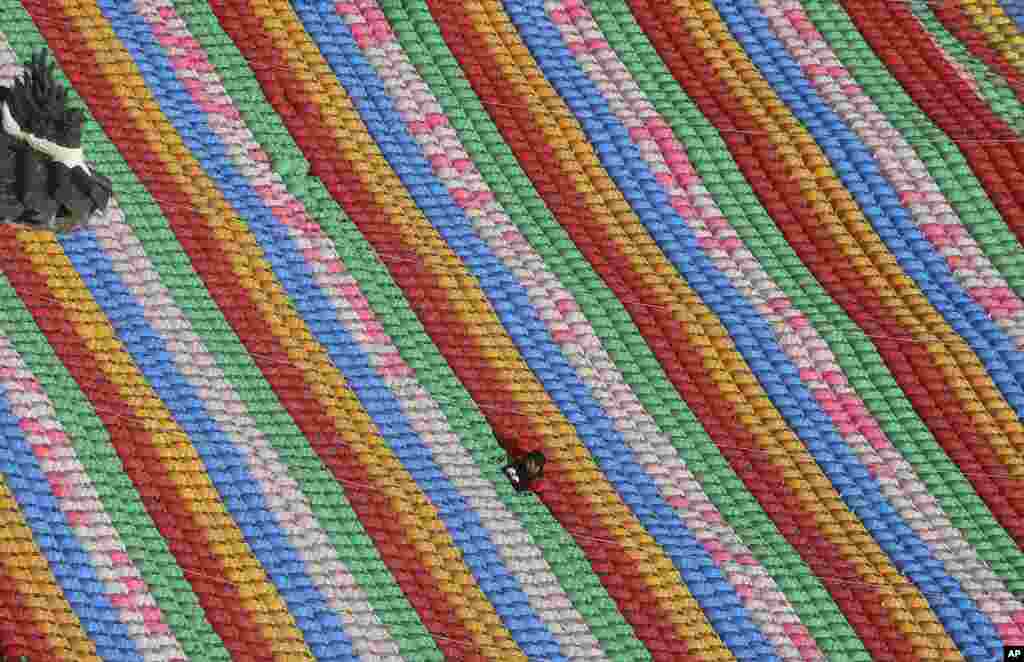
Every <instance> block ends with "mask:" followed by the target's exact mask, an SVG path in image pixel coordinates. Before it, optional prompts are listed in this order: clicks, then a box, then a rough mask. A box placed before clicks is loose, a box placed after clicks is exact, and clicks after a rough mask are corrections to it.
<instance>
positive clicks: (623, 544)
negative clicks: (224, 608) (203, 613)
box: [11, 408, 1012, 613]
mask: <svg viewBox="0 0 1024 662" xmlns="http://www.w3.org/2000/svg"><path fill="white" fill-rule="evenodd" d="M98 411H103V412H104V413H107V415H108V416H109V417H111V418H114V419H115V421H116V422H115V423H114V425H117V426H124V427H134V428H136V429H142V430H144V431H146V432H150V433H151V432H154V431H167V430H166V429H165V428H161V427H159V426H158V427H156V428H154V427H152V426H144V425H142V424H141V423H140V422H139V421H138V420H132V419H140V418H142V417H139V416H137V415H136V416H133V417H131V418H128V417H125V416H122V415H120V414H118V413H116V412H112V411H111V412H106V411H104V410H103V409H102V408H100V409H98ZM175 431H178V432H180V430H177V429H176V430H175ZM324 436H325V437H327V439H328V440H329V441H332V442H335V443H339V444H344V441H343V440H342V439H340V438H339V437H337V436H335V435H324ZM332 478H333V479H334V480H335V481H337V482H338V483H339V484H341V485H343V486H345V487H347V488H350V489H358V490H362V491H366V492H369V493H371V494H372V495H373V496H375V497H377V498H379V499H380V500H381V501H384V502H386V503H389V504H390V503H393V501H394V500H395V499H398V500H399V501H404V502H406V503H410V504H413V499H412V498H410V497H405V496H394V495H392V494H388V493H386V492H385V490H386V489H392V490H395V491H398V492H399V493H402V492H406V491H415V490H416V489H418V488H416V487H413V486H409V487H406V486H402V485H398V484H383V485H373V484H369V483H364V482H360V481H353V480H349V479H344V478H339V477H335V476H334V475H333V472H332ZM542 494H543V493H541V494H538V495H537V496H538V498H539V499H540V501H541V503H543V502H544V499H543V496H542ZM424 496H425V495H424ZM150 499H151V500H155V501H157V502H159V501H161V498H160V497H159V496H158V495H153V496H151V497H150ZM11 510H12V511H16V509H13V508H12V509H11ZM148 510H149V508H147V511H148ZM560 525H561V523H560ZM684 526H685V524H684ZM562 528H563V529H564V530H565V531H567V532H569V533H570V534H572V535H573V537H574V538H576V539H580V540H589V541H591V542H598V543H602V544H607V545H614V546H619V547H620V548H622V549H626V550H636V551H641V552H642V551H643V547H644V546H642V545H639V544H634V543H631V542H630V541H629V540H614V539H611V538H604V537H600V536H593V535H590V534H588V533H586V532H585V530H584V529H580V528H578V527H567V526H562ZM750 533H751V532H750V531H748V532H746V533H745V534H744V535H743V536H739V535H738V532H737V539H738V540H740V541H741V544H743V545H744V546H745V547H746V548H747V549H748V550H750V549H753V547H754V544H757V545H760V546H761V547H762V548H764V547H767V546H768V545H767V543H766V542H765V540H764V538H763V536H762V535H761V534H760V533H755V540H753V541H751V540H750V539H749V538H750V535H749V534H750ZM933 544H935V543H933ZM938 544H939V545H940V549H945V550H946V551H948V552H949V553H951V554H955V552H954V551H953V550H952V549H950V548H949V547H948V544H947V543H946V542H945V541H941V542H939V543H938ZM681 556H682V557H683V558H685V559H699V558H701V557H702V556H703V555H701V554H700V553H699V552H696V553H683V554H682V555H681ZM799 557H800V559H801V560H802V561H803V562H804V563H805V564H808V565H810V563H811V562H812V561H813V560H815V559H817V560H820V559H821V558H822V557H821V556H814V555H805V554H799ZM208 558H211V559H216V557H215V556H214V555H212V554H211V555H210V556H209V557H208ZM977 560H978V561H979V562H980V563H981V564H982V565H984V566H985V567H986V568H987V569H988V570H989V571H990V572H992V574H993V576H994V577H996V578H997V579H998V574H997V573H995V572H994V571H993V570H992V568H991V566H990V565H989V563H988V562H987V561H986V560H985V559H982V558H980V557H979V558H978V559H977ZM182 570H183V571H184V572H185V573H186V574H191V575H195V576H199V577H202V578H204V579H207V580H209V581H214V582H218V583H221V584H225V585H234V584H235V583H234V582H230V581H227V580H224V579H220V578H214V577H210V576H208V575H205V574H203V573H201V572H198V571H194V570H189V569H185V568H183V569H182ZM765 571H766V573H767V574H768V575H769V576H770V577H772V578H773V580H776V579H778V578H782V577H800V576H806V575H805V574H804V573H799V572H781V571H779V570H777V569H776V570H775V571H768V568H765ZM808 571H809V572H810V576H811V577H813V578H817V579H818V580H819V581H821V583H823V584H825V585H826V587H827V586H828V585H829V584H841V585H845V586H851V587H857V588H863V589H865V590H870V591H872V592H881V593H885V594H887V595H891V594H897V595H899V594H903V595H911V594H913V593H914V592H915V591H917V592H920V593H921V594H923V595H926V596H928V595H931V596H940V597H941V596H946V595H947V592H946V591H943V590H928V589H925V588H923V587H919V586H917V585H916V584H915V583H914V582H913V581H912V580H911V579H910V578H909V577H907V576H906V575H905V574H904V573H903V572H902V571H898V574H899V576H900V577H902V578H903V579H904V580H906V581H907V583H908V585H906V586H892V585H891V584H888V583H886V584H882V585H880V584H874V583H871V582H868V581H863V580H853V579H847V578H843V577H840V576H838V575H820V574H817V573H815V572H814V571H813V570H811V569H810V568H808ZM595 573H596V574H598V575H599V576H601V575H604V574H605V573H600V572H597V571H596V570H595ZM878 578H879V580H880V581H883V582H884V581H885V580H884V578H883V576H882V575H878ZM1000 581H1001V580H1000ZM683 584H684V585H685V581H683ZM830 592H831V591H830ZM974 593H975V594H976V595H977V596H979V597H982V596H983V597H993V596H997V595H1001V594H1005V593H1009V590H1008V589H1004V590H1001V591H992V590H984V591H974ZM1011 595H1012V593H1011ZM350 613H351V612H350Z"/></svg>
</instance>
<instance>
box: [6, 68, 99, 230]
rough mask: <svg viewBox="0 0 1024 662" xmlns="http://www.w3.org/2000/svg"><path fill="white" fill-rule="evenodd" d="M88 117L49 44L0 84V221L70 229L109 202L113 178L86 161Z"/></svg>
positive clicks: (29, 225)
mask: <svg viewBox="0 0 1024 662" xmlns="http://www.w3.org/2000/svg"><path fill="white" fill-rule="evenodd" d="M84 123H85V115H84V114H83V113H82V111H80V110H78V109H75V108H69V107H68V105H67V89H66V88H65V87H64V86H63V85H61V84H60V82H59V81H58V80H57V79H56V77H55V76H54V63H53V62H52V61H50V60H49V59H48V57H47V52H46V51H45V50H41V51H38V52H37V53H36V54H35V55H33V56H32V60H31V61H30V62H29V63H27V64H26V65H25V68H24V70H23V71H22V73H21V75H20V76H19V77H18V78H17V79H15V81H14V83H13V84H12V85H11V86H10V87H0V222H6V223H17V224H19V225H25V226H28V227H31V228H35V229H40V230H51V231H54V232H67V231H70V230H73V229H75V228H77V227H79V226H81V225H82V224H84V223H85V222H86V221H87V220H88V219H89V217H90V216H91V215H92V214H93V213H95V212H98V211H102V210H103V209H105V208H106V206H107V203H108V202H109V201H110V195H111V191H112V188H111V183H110V180H109V179H107V178H106V177H104V176H103V175H101V174H99V173H97V172H94V171H93V170H92V169H91V168H90V167H89V165H88V164H87V163H86V161H85V156H84V154H83V153H82V125H83V124H84Z"/></svg>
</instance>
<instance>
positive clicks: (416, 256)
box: [154, 197, 962, 346]
mask: <svg viewBox="0 0 1024 662" xmlns="http://www.w3.org/2000/svg"><path fill="white" fill-rule="evenodd" d="M154 200H156V201H157V202H158V203H159V204H161V205H164V204H166V205H167V206H169V207H172V208H183V209H187V210H189V211H190V212H193V213H197V214H201V215H209V213H210V211H212V210H205V211H204V209H203V208H200V207H196V206H194V205H189V204H183V203H177V202H173V201H165V200H162V199H160V198H157V197H154ZM804 206H805V205H804ZM240 223H242V224H244V223H245V221H244V220H241V219H240ZM238 229H239V230H246V231H251V230H248V227H247V226H245V225H240V226H239V228H238ZM192 231H193V230H191V229H190V230H189V232H192ZM195 232H196V236H198V235H200V234H202V233H200V232H199V231H198V230H195ZM298 232H302V233H305V231H303V230H298ZM427 232H429V230H428V231H427ZM305 234H306V236H309V235H308V233H305ZM396 234H397V231H396ZM176 236H179V237H182V238H190V237H191V236H193V235H191V234H188V233H186V232H181V233H177V234H176ZM204 236H205V235H204ZM325 238H326V239H327V241H329V242H330V244H331V247H332V248H334V249H336V253H337V254H338V258H339V259H342V260H344V258H345V257H348V256H353V255H363V254H364V252H351V253H347V254H346V253H342V252H337V248H338V247H337V245H336V243H335V242H334V241H333V240H331V239H330V238H327V237H326V235H325ZM434 238H436V237H434ZM412 240H413V241H414V242H415V241H419V239H418V237H416V236H413V237H412ZM431 243H433V242H431ZM419 245H420V246H421V247H423V246H427V245H428V244H427V242H425V241H420V243H419ZM369 252H370V253H371V254H372V255H374V256H375V257H377V259H378V262H379V263H380V265H381V266H383V267H384V268H385V269H387V270H389V271H391V269H390V268H389V267H388V266H387V264H388V260H390V261H392V262H402V263H408V264H413V265H415V266H417V267H419V268H421V269H423V270H426V269H428V268H429V270H430V271H432V272H435V273H442V274H444V273H452V274H459V275H466V276H468V277H470V278H471V279H473V280H479V278H477V277H476V276H475V275H474V274H472V273H470V272H469V271H468V267H466V266H464V265H461V264H460V265H456V266H448V261H449V258H448V256H447V255H446V254H444V253H440V252H433V251H431V250H423V249H416V250H410V251H408V252H406V253H397V254H396V253H381V252H378V251H377V250H376V249H375V248H374V247H373V246H372V245H370V246H369ZM454 257H455V259H456V260H457V261H458V262H460V263H461V258H459V257H458V255H455V256H454ZM383 258H388V260H384V259H383ZM427 258H436V261H430V262H428V260H427ZM346 266H347V267H348V266H349V265H346ZM598 277H599V278H601V280H602V281H603V282H604V283H605V284H606V285H607V286H608V287H612V283H611V281H610V280H609V279H608V278H605V277H603V276H601V275H598ZM612 280H614V284H617V285H620V286H625V287H627V288H629V289H635V288H633V287H631V286H629V285H628V283H625V281H623V280H621V279H618V278H615V277H613V278H612ZM389 298H390V299H391V300H392V301H403V300H404V301H406V302H407V303H408V304H409V305H410V306H411V307H415V306H419V307H428V302H427V301H425V300H413V299H408V298H405V297H404V296H403V295H398V296H394V297H389ZM618 300H619V301H620V302H621V303H622V304H623V305H624V306H640V307H643V308H648V309H651V310H658V311H663V312H669V313H671V312H675V311H688V310H689V309H690V307H689V306H688V305H687V304H684V303H676V304H670V305H664V304H653V303H647V302H643V301H637V300H632V299H625V298H620V299H618ZM487 305H488V306H490V305H491V304H490V302H489V300H488V302H487ZM430 308H431V310H433V308H432V307H430ZM492 310H493V308H492ZM861 317H862V318H863V319H864V320H865V321H866V322H873V323H877V324H888V323H890V322H891V321H892V320H889V319H882V318H876V317H865V316H863V315H862V316H861ZM809 319H810V317H809ZM691 323H692V322H691ZM773 323H774V322H773ZM812 324H813V326H814V328H815V329H818V330H825V329H829V330H832V331H836V332H839V333H842V334H853V335H854V336H856V335H858V334H859V335H863V336H864V337H867V338H873V339H877V340H885V341H891V342H900V343H908V344H928V343H939V344H942V345H944V346H949V341H948V340H945V339H943V338H941V337H938V336H934V335H927V336H923V337H920V338H914V337H909V336H894V335H888V334H883V333H877V332H868V331H866V330H864V329H862V328H860V327H859V326H858V325H857V323H855V322H852V321H851V322H849V323H834V322H813V321H812ZM953 335H954V336H956V337H962V336H960V334H958V333H956V332H955V331H953Z"/></svg>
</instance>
